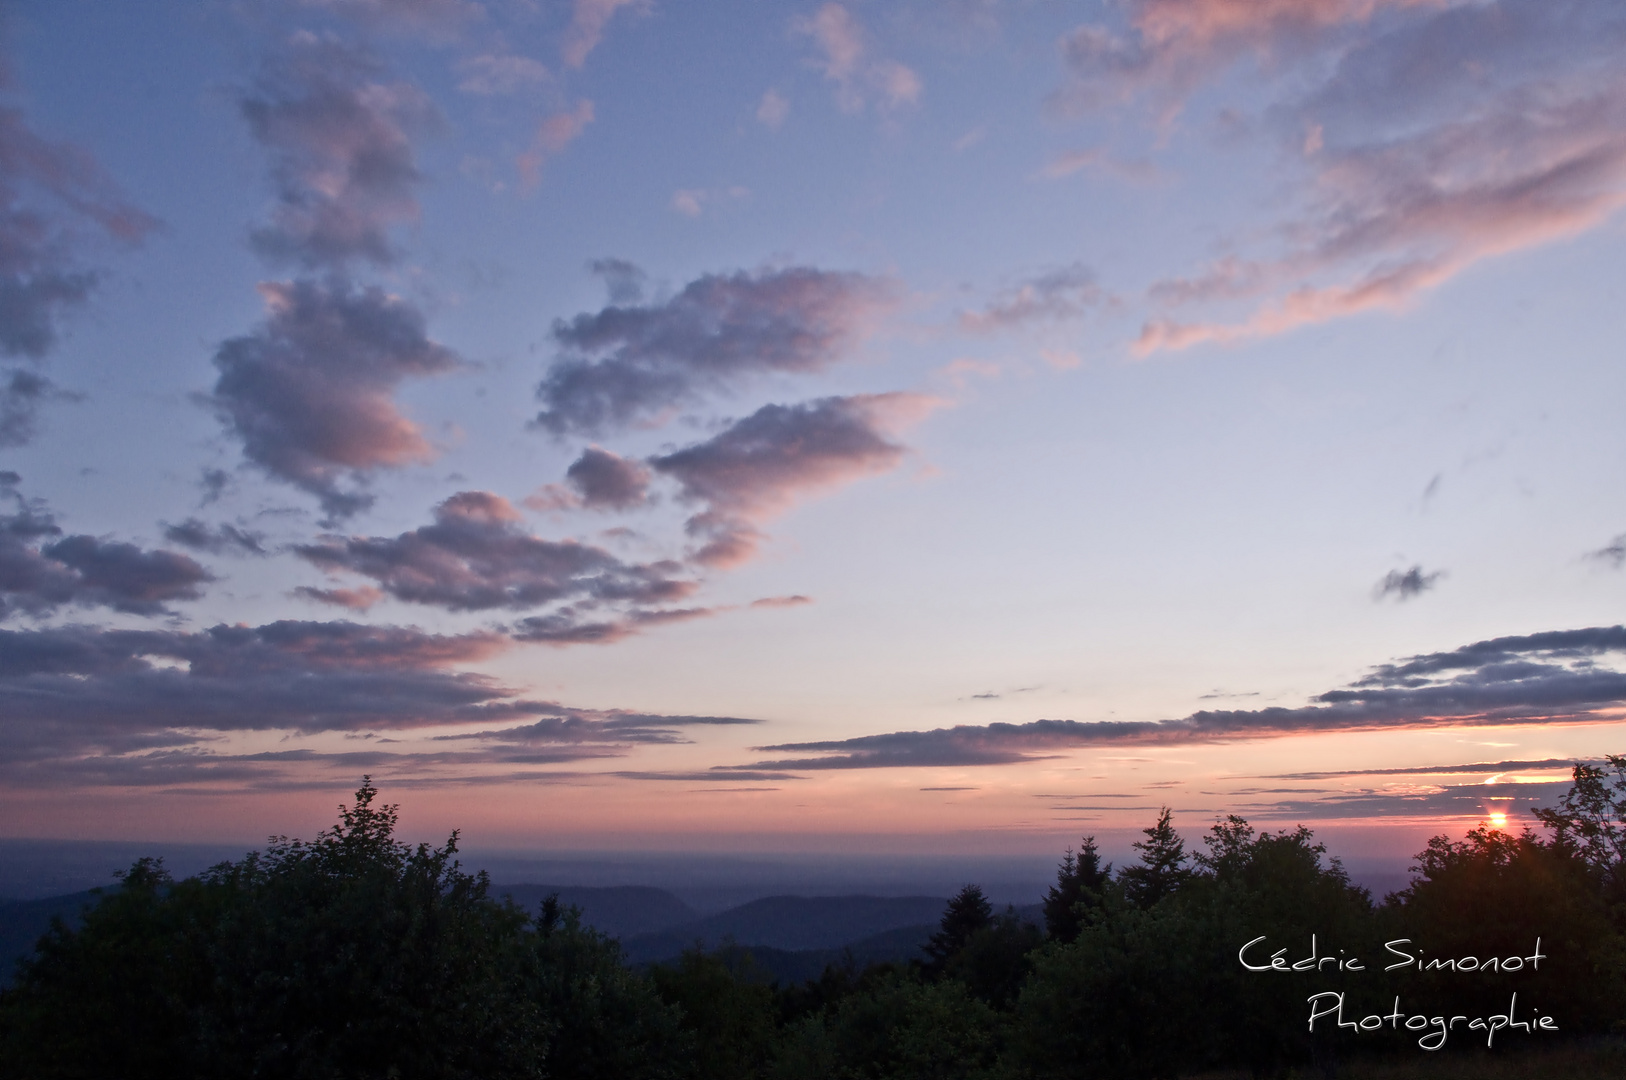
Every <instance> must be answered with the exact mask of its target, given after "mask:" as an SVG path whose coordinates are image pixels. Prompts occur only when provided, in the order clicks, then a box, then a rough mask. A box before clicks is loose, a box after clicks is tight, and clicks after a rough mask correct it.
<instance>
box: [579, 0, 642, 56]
mask: <svg viewBox="0 0 1626 1080" xmlns="http://www.w3.org/2000/svg"><path fill="white" fill-rule="evenodd" d="M647 6H648V4H647V0H576V6H575V9H574V11H573V12H572V14H571V19H570V28H569V29H568V30H566V31H565V40H564V46H563V48H562V49H561V53H562V55H563V57H564V61H565V66H566V67H572V68H579V67H581V66H582V65H583V64H585V63H586V62H587V57H588V54H589V53H591V52H592V51H593V50H594V49H596V48H597V47H598V43H599V42H600V41H601V40H602V39H603V37H604V28H605V27H606V26H608V25H609V22H610V18H611V16H613V15H614V14H615V13H616V12H617V11H619V10H620V9H622V8H624V7H632V8H633V9H634V10H642V9H644V8H645V7H647Z"/></svg>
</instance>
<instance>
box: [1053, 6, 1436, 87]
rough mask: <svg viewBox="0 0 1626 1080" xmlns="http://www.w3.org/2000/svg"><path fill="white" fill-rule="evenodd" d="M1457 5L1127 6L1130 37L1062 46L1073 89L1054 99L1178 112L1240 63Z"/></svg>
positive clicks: (1080, 39) (1067, 41)
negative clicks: (1133, 101)
mask: <svg viewBox="0 0 1626 1080" xmlns="http://www.w3.org/2000/svg"><path fill="white" fill-rule="evenodd" d="M1453 2H1455V0H1129V3H1128V4H1127V7H1128V9H1129V24H1130V27H1131V33H1130V34H1129V36H1127V37H1125V36H1120V35H1118V34H1115V33H1113V32H1112V31H1111V30H1109V29H1107V28H1106V27H1103V26H1101V25H1098V24H1093V23H1092V24H1087V25H1084V26H1080V27H1079V28H1078V29H1076V30H1074V31H1072V32H1071V33H1070V34H1068V35H1067V36H1066V37H1065V38H1063V39H1062V54H1063V57H1064V58H1065V59H1066V61H1067V64H1068V66H1069V68H1070V70H1071V73H1072V82H1071V84H1070V85H1069V86H1068V87H1067V88H1065V89H1064V90H1062V91H1061V92H1060V93H1059V94H1058V95H1057V100H1058V102H1060V103H1062V104H1065V105H1068V106H1072V107H1085V108H1089V107H1095V106H1099V105H1102V104H1105V103H1106V102H1109V101H1112V100H1121V99H1124V98H1128V97H1132V96H1134V95H1137V94H1140V93H1151V94H1154V95H1157V96H1160V97H1163V98H1165V99H1166V100H1167V102H1168V103H1170V104H1171V107H1173V108H1178V106H1179V103H1180V100H1181V99H1182V98H1183V97H1184V96H1185V95H1186V94H1188V93H1189V92H1190V91H1191V90H1192V89H1193V88H1195V87H1196V86H1197V85H1198V84H1199V83H1201V82H1203V81H1204V80H1206V79H1208V78H1209V77H1211V76H1213V75H1215V74H1217V73H1218V72H1220V71H1221V70H1223V69H1224V68H1225V67H1227V66H1229V65H1230V64H1231V63H1232V62H1234V61H1235V60H1237V59H1239V58H1241V57H1242V56H1245V55H1248V54H1252V55H1254V56H1256V57H1257V58H1259V59H1260V60H1261V61H1272V62H1277V61H1282V60H1286V59H1291V58H1295V57H1297V56H1299V55H1303V54H1307V53H1310V52H1313V51H1315V50H1316V49H1317V48H1319V47H1320V46H1321V45H1323V44H1324V42H1325V40H1326V39H1327V38H1328V37H1329V36H1330V35H1332V34H1334V33H1336V32H1339V31H1342V30H1345V29H1347V28H1351V27H1358V26H1361V25H1363V24H1366V23H1368V22H1370V21H1371V20H1372V19H1373V17H1374V16H1375V15H1376V14H1377V13H1378V12H1379V11H1381V10H1383V9H1385V8H1394V9H1405V8H1438V7H1442V6H1446V5H1448V4H1450V3H1453Z"/></svg>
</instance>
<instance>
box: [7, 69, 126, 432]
mask: <svg viewBox="0 0 1626 1080" xmlns="http://www.w3.org/2000/svg"><path fill="white" fill-rule="evenodd" d="M15 89H16V88H15V86H14V85H13V84H12V80H11V77H10V74H9V70H8V69H6V68H5V66H4V65H3V64H0V93H9V92H11V91H13V90H15ZM157 228H158V221H157V220H156V219H155V218H153V217H152V216H151V215H149V214H147V213H146V212H145V211H143V210H141V209H139V208H138V207H136V206H135V205H133V204H132V203H130V202H129V201H128V200H126V199H125V197H124V195H123V194H122V193H121V192H120V191H119V188H118V186H117V185H116V184H115V183H114V182H113V180H112V179H111V178H110V177H109V176H108V175H107V173H106V172H105V171H104V170H103V169H102V167H101V166H100V165H99V164H97V162H96V159H95V158H93V157H92V156H91V155H90V154H88V153H86V152H85V151H84V150H81V149H80V148H78V147H76V146H73V145H71V144H69V143H64V142H54V141H52V140H50V139H47V138H45V137H44V136H42V135H40V134H38V133H37V132H35V131H34V129H33V128H32V127H30V126H29V124H28V121H27V120H26V119H25V118H24V116H23V113H22V111H21V110H20V109H18V108H14V107H11V106H6V105H0V356H7V357H19V358H23V359H26V360H33V361H37V360H40V359H42V358H44V357H45V356H46V355H47V354H48V353H50V352H51V350H52V349H53V348H54V347H55V345H56V342H57V336H58V333H59V331H60V326H61V322H62V320H63V318H65V317H66V315H67V314H68V313H69V312H71V311H72V310H74V309H76V308H79V307H81V306H83V305H84V304H85V303H86V302H88V301H89V299H90V296H91V293H92V292H93V291H94V290H95V288H96V286H97V285H98V284H99V283H100V281H101V280H102V274H101V272H100V271H99V270H96V269H94V268H93V267H92V266H90V265H89V264H87V262H86V261H85V258H84V249H85V248H86V246H87V245H88V244H89V243H90V242H92V241H105V240H110V241H112V242H114V243H116V244H118V245H120V246H125V247H133V246H135V245H137V244H140V243H141V242H142V241H143V240H144V239H146V238H147V237H148V236H149V235H150V234H151V233H152V232H153V231H154V230H156V229H157ZM0 380H3V385H0V446H22V445H25V444H26V443H28V442H30V441H32V440H33V438H34V436H35V434H36V433H37V430H38V425H39V410H40V407H41V406H42V405H44V404H45V403H46V402H47V401H50V400H53V399H56V400H64V399H73V398H75V397H76V396H77V395H74V394H70V393H66V392H64V391H62V390H60V389H59V388H58V387H57V386H56V385H55V384H54V383H52V382H51V381H50V380H49V379H47V378H45V377H44V376H43V375H40V374H38V373H37V372H35V371H30V370H27V369H25V368H12V369H9V370H6V371H4V372H0Z"/></svg>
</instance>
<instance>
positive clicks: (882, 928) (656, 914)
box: [0, 884, 1039, 986]
mask: <svg viewBox="0 0 1626 1080" xmlns="http://www.w3.org/2000/svg"><path fill="white" fill-rule="evenodd" d="M491 892H492V895H493V896H496V897H498V898H502V897H508V898H511V899H512V900H513V901H514V902H515V903H516V904H518V905H520V906H521V907H522V908H524V909H525V910H526V911H528V912H530V913H532V914H535V913H536V912H537V910H538V909H539V908H540V907H541V905H542V902H543V900H545V899H546V898H547V897H548V896H550V895H554V894H557V895H558V897H559V901H560V903H562V904H565V905H570V906H574V907H576V908H577V909H578V910H579V911H580V912H581V917H582V921H583V922H584V923H585V924H586V925H588V926H591V927H593V928H594V929H595V930H598V931H600V932H601V933H605V934H608V935H610V936H612V937H615V938H619V939H620V941H621V945H622V951H623V955H624V957H625V958H626V961H627V962H628V963H629V964H639V965H641V964H651V963H661V962H664V961H670V960H674V959H676V958H677V957H678V956H680V955H682V953H683V952H684V951H685V950H687V949H690V948H694V947H695V946H699V947H701V948H703V949H705V950H707V951H717V950H724V951H725V952H728V953H730V954H733V955H734V956H736V957H740V956H742V955H743V954H744V953H747V952H748V953H750V954H751V957H752V962H753V963H754V964H755V965H756V966H757V967H758V968H760V969H761V970H762V972H763V974H764V976H765V978H769V979H777V980H778V981H780V982H781V983H794V982H802V981H804V980H807V979H814V978H817V977H818V976H819V975H820V974H821V973H822V972H823V971H824V969H825V968H826V967H827V966H829V965H831V964H837V965H839V964H843V963H848V962H851V963H852V964H854V965H856V966H857V967H859V968H862V967H864V966H865V965H867V964H870V963H878V962H886V961H907V960H910V959H914V958H917V957H919V955H920V947H921V946H922V945H924V944H925V943H926V940H927V939H928V938H929V937H930V936H931V934H932V932H933V931H934V930H936V929H937V926H938V923H939V921H940V920H941V918H942V915H943V909H944V907H945V906H946V905H947V903H948V901H947V900H946V899H945V898H943V897H937V896H862V895H858V896H768V897H763V898H761V899H758V900H752V901H750V902H749V903H745V904H740V905H738V906H736V907H733V908H729V909H728V910H726V911H722V912H718V913H716V914H714V915H708V916H704V917H702V916H701V915H699V914H698V913H697V912H696V911H695V910H694V909H693V908H692V907H690V906H689V905H688V904H686V903H684V902H683V900H681V899H679V898H678V897H677V896H675V895H674V894H672V893H671V892H668V891H667V890H665V889H657V888H653V887H650V886H640V885H613V886H582V885H541V884H518V885H499V886H494V887H493V888H492V890H491ZM98 898H99V894H98V893H95V892H80V893H72V894H69V895H65V896H54V897H48V898H44V899H39V900H21V901H19V900H11V901H0V986H5V985H7V984H8V983H9V982H10V981H11V979H12V975H13V971H14V966H15V959H16V958H20V957H22V956H25V955H27V954H28V953H31V952H32V951H33V948H34V944H35V942H36V941H37V940H38V939H39V937H40V935H42V934H44V933H45V931H46V930H47V929H48V928H49V926H50V923H51V918H52V916H55V915H60V916H62V917H63V918H65V919H66V920H68V921H69V923H70V924H71V923H72V922H74V921H75V920H76V919H77V916H78V914H79V912H80V910H81V909H82V908H83V907H84V906H85V905H86V904H92V903H94V902H95V901H96V900H97V899H98ZM1017 912H1018V914H1019V915H1021V916H1022V917H1023V918H1026V919H1028V920H1030V921H1039V909H1038V905H1030V906H1025V907H1023V908H1019V909H1017Z"/></svg>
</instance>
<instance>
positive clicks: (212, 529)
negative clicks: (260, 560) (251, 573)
mask: <svg viewBox="0 0 1626 1080" xmlns="http://www.w3.org/2000/svg"><path fill="white" fill-rule="evenodd" d="M164 539H165V540H168V541H169V542H170V543H172V544H179V545H181V546H182V547H184V548H191V549H192V550H193V551H206V552H208V553H209V554H211V555H228V554H229V555H269V554H270V552H269V551H267V550H266V549H265V534H263V533H257V532H252V531H250V530H248V529H239V528H238V527H237V526H235V525H229V524H226V523H224V522H222V523H221V524H219V525H210V524H209V523H208V522H206V521H203V520H201V519H199V518H195V517H194V518H187V519H186V520H185V521H183V522H181V523H180V524H179V525H165V526H164Z"/></svg>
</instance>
